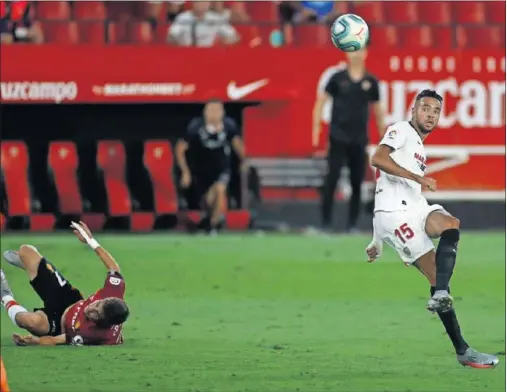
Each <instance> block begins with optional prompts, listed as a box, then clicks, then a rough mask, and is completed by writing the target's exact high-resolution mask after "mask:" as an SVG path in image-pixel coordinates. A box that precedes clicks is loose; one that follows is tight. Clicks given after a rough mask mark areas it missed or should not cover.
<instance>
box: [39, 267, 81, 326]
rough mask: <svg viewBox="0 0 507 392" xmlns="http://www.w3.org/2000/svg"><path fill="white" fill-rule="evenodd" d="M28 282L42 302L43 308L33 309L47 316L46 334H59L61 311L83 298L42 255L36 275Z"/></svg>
mask: <svg viewBox="0 0 507 392" xmlns="http://www.w3.org/2000/svg"><path fill="white" fill-rule="evenodd" d="M30 284H31V285H32V287H33V289H34V290H35V292H36V293H37V294H38V295H39V297H40V299H41V300H42V302H44V308H37V309H34V311H38V310H42V311H43V312H44V313H46V315H47V316H48V320H49V333H48V335H50V336H58V335H60V334H61V333H62V328H61V319H62V316H63V313H64V312H65V309H67V308H68V307H69V306H71V305H73V304H75V303H76V302H79V301H81V300H82V299H83V296H82V295H81V292H80V291H79V290H77V289H75V288H74V287H72V285H71V284H70V283H69V282H68V281H67V280H66V279H65V278H64V277H63V276H62V274H61V273H60V272H58V270H57V269H56V268H55V267H54V266H53V265H52V264H51V263H50V262H49V261H47V260H46V259H45V258H44V257H43V258H42V260H41V261H40V263H39V269H38V271H37V276H36V277H35V278H34V279H33V280H32V281H31V282H30Z"/></svg>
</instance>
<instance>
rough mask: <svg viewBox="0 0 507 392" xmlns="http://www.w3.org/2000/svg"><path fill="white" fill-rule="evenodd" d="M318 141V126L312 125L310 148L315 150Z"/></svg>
mask: <svg viewBox="0 0 507 392" xmlns="http://www.w3.org/2000/svg"><path fill="white" fill-rule="evenodd" d="M319 141H320V124H317V125H314V126H313V129H312V146H313V148H317V147H318V146H319Z"/></svg>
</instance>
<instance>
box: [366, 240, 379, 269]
mask: <svg viewBox="0 0 507 392" xmlns="http://www.w3.org/2000/svg"><path fill="white" fill-rule="evenodd" d="M366 255H367V256H368V263H372V262H374V261H375V260H377V259H378V258H379V257H380V256H381V255H382V243H381V242H377V241H375V240H373V241H372V242H371V243H370V245H368V246H367V247H366Z"/></svg>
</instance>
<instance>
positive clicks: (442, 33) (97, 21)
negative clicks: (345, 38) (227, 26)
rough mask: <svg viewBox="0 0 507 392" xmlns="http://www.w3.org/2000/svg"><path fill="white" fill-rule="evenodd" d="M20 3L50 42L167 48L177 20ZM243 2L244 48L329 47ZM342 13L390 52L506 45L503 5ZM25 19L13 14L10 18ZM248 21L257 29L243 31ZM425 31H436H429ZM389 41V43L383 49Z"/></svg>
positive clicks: (303, 28) (102, 5) (128, 9)
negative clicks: (358, 20)
mask: <svg viewBox="0 0 507 392" xmlns="http://www.w3.org/2000/svg"><path fill="white" fill-rule="evenodd" d="M22 3H31V4H30V7H31V12H32V15H33V16H34V18H35V20H36V21H38V22H40V23H41V26H42V29H43V31H44V42H47V43H65V44H78V43H83V44H92V43H93V44H100V43H108V44H125V43H134V44H137V45H146V44H152V43H164V42H166V35H167V28H168V25H167V23H168V22H170V21H171V20H170V19H171V18H170V17H169V14H168V12H167V7H166V5H165V4H163V5H162V6H160V7H158V8H157V9H156V13H155V14H154V13H153V11H152V10H153V8H150V7H153V4H149V3H150V2H142V1H133V2H127V1H119V2H116V1H115V2H103V1H86V2H85V1H73V2H67V1H50V2H22ZM189 3H190V2H186V3H185V5H184V6H183V10H187V9H189V8H190V7H191V5H190V4H189ZM238 3H244V4H242V12H243V13H244V14H243V16H242V18H243V21H242V24H241V25H238V26H237V27H238V28H237V30H238V32H239V34H240V35H241V36H242V37H243V40H242V42H241V43H240V44H241V45H249V46H250V47H255V46H259V45H261V44H262V45H266V44H268V45H269V44H272V45H275V43H272V42H271V39H272V32H273V31H281V32H282V33H283V34H284V35H285V40H284V42H285V45H294V46H299V45H301V46H304V47H307V46H308V45H312V42H313V43H314V44H315V45H316V46H322V45H324V44H329V42H328V40H326V39H324V38H323V36H322V31H323V30H324V29H323V25H322V24H319V23H313V24H306V25H301V24H297V23H296V24H290V25H288V26H287V25H286V26H283V28H282V26H281V24H280V20H279V10H278V7H279V3H280V2H274V1H265V2H225V7H229V8H231V7H234V6H238ZM6 4H7V2H0V5H1V7H2V9H4V11H2V14H3V17H4V18H5V17H7V18H8V17H9V12H8V10H7V11H5V9H8V6H7V5H6ZM18 8H19V7H18ZM340 9H341V10H343V12H353V13H357V14H359V15H361V16H362V17H363V18H365V20H366V21H367V22H368V23H369V24H370V25H371V27H372V30H373V33H372V43H373V42H374V44H375V45H377V44H378V45H381V44H382V45H383V46H386V47H391V46H392V45H396V44H398V43H401V44H402V45H408V44H409V42H412V43H413V44H414V45H417V46H419V47H422V48H432V47H434V48H446V47H455V48H463V47H476V46H477V42H478V41H487V42H488V46H489V47H498V46H501V45H504V42H505V38H504V37H503V38H502V37H500V35H502V32H503V31H504V30H505V2H499V1H495V2H472V1H460V2H436V1H426V2H402V1H395V2H373V1H361V2H357V1H343V2H341V3H340ZM19 12H20V11H19V10H18V9H16V10H14V9H13V10H12V11H11V14H14V13H16V14H19ZM229 12H230V10H229ZM172 16H174V15H172ZM231 20H232V19H231ZM245 20H247V21H248V23H250V24H252V25H254V26H245V25H244V24H243V22H244V21H245ZM425 26H426V27H428V26H431V28H432V29H435V30H434V31H431V32H429V31H428V29H427V28H425ZM485 26H488V27H485ZM449 35H450V37H449ZM292 37H294V39H292ZM321 37H322V38H321ZM385 39H387V42H382V41H383V40H385ZM276 46H279V44H278V43H277V44H276Z"/></svg>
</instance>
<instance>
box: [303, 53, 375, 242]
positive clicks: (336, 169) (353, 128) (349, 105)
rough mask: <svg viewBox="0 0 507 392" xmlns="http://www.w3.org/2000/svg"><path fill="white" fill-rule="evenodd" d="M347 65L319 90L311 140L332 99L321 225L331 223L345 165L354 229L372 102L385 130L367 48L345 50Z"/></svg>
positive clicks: (349, 228) (315, 141) (350, 222)
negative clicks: (337, 188)
mask: <svg viewBox="0 0 507 392" xmlns="http://www.w3.org/2000/svg"><path fill="white" fill-rule="evenodd" d="M346 55H347V60H348V66H347V67H345V68H344V69H343V70H340V71H338V72H336V73H335V74H334V75H332V76H331V78H330V80H329V82H328V83H327V85H326V88H325V91H323V92H319V94H318V96H317V101H316V103H315V107H314V111H313V134H312V143H313V146H314V147H317V145H318V142H319V136H320V132H321V118H322V110H323V108H324V105H325V104H326V102H327V101H328V100H329V99H331V100H332V116H331V124H330V131H329V145H328V156H327V164H328V168H327V174H326V177H325V179H324V186H323V189H322V211H321V212H322V225H323V228H324V229H329V228H330V226H331V217H332V207H333V202H334V193H335V189H336V184H337V183H338V180H339V178H340V172H341V170H342V168H343V166H344V165H347V166H348V167H349V170H350V185H351V188H352V196H351V198H350V206H349V216H348V222H347V231H349V232H351V231H355V227H356V223H357V219H358V216H359V207H360V203H361V185H362V183H363V179H364V174H365V169H366V161H367V156H366V147H367V145H368V119H369V111H370V105H371V106H373V111H374V113H375V118H376V121H377V128H378V129H379V132H380V133H383V132H384V131H385V130H384V110H383V108H382V106H381V104H380V97H379V83H378V81H377V79H376V78H375V77H374V76H373V75H371V74H370V73H368V72H367V71H366V67H365V59H366V49H362V50H359V51H357V52H348V53H346Z"/></svg>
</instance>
